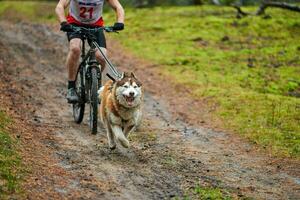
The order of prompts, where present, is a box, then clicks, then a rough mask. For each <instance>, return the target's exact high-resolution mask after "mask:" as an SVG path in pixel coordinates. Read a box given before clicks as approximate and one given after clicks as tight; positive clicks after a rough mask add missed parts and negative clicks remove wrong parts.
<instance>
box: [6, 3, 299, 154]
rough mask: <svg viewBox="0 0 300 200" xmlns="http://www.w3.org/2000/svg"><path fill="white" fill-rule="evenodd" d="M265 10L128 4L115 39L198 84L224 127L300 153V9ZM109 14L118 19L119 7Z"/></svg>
mask: <svg viewBox="0 0 300 200" xmlns="http://www.w3.org/2000/svg"><path fill="white" fill-rule="evenodd" d="M55 4H56V3H55V2H54V3H38V2H22V3H21V2H17V3H16V2H0V19H11V17H12V16H13V18H14V20H21V19H23V20H24V19H26V20H29V21H34V22H54V21H55V17H54V16H55V15H54V7H55ZM255 9H256V8H254V7H248V8H246V10H248V11H255ZM266 12H267V13H268V14H270V15H271V18H268V19H264V18H262V17H253V16H252V17H251V16H249V17H246V18H243V19H236V18H235V15H236V11H235V10H234V9H232V8H229V7H217V6H201V7H157V8H151V9H126V30H124V31H122V32H121V33H120V34H118V35H116V36H114V38H116V39H118V40H119V41H121V43H122V44H123V45H124V46H126V47H127V49H128V50H130V51H132V52H133V53H135V54H136V55H137V56H140V57H141V58H144V59H147V60H150V61H151V62H154V63H156V64H158V65H159V66H160V68H159V69H158V70H159V71H160V72H161V73H163V74H165V75H166V76H169V77H172V78H173V81H174V82H176V83H181V84H183V85H185V86H187V87H190V88H193V96H194V98H198V99H204V100H205V102H208V104H207V107H208V110H212V109H210V107H213V108H214V109H213V111H212V115H213V116H215V117H218V118H219V119H222V121H223V122H224V123H223V124H224V125H223V126H224V128H226V129H228V130H231V131H234V132H236V133H239V134H241V135H243V136H245V137H246V138H249V140H250V141H252V142H253V143H257V144H259V145H260V146H262V147H263V148H266V149H269V150H271V151H272V152H273V153H274V155H284V156H292V157H297V158H299V157H300V125H299V124H300V100H299V98H295V97H293V95H300V56H299V54H300V44H299V41H300V20H299V19H300V18H299V16H300V15H299V14H298V13H296V12H291V11H287V10H280V9H273V8H268V9H267V10H266ZM11 13H18V14H17V16H19V17H15V16H14V15H12V14H11ZM104 19H105V20H106V24H108V25H109V24H113V23H114V20H115V16H114V13H113V12H112V11H110V12H107V13H106V14H105V17H104Z"/></svg>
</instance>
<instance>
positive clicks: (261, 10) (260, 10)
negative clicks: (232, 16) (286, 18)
mask: <svg viewBox="0 0 300 200" xmlns="http://www.w3.org/2000/svg"><path fill="white" fill-rule="evenodd" d="M231 6H232V7H233V8H235V9H236V10H237V18H241V17H245V16H248V15H263V14H265V10H266V9H267V8H268V7H275V8H282V9H287V10H291V11H295V12H300V7H299V6H297V5H291V4H288V3H285V2H273V1H263V2H262V3H261V5H260V6H259V8H258V9H257V11H256V13H253V14H252V13H247V12H244V11H243V10H242V8H241V7H240V6H238V5H236V4H233V5H231Z"/></svg>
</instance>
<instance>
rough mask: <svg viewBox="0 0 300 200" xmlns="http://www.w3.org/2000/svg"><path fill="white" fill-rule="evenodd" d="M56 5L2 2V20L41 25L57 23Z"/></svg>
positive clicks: (33, 2) (0, 18) (0, 14)
mask: <svg viewBox="0 0 300 200" xmlns="http://www.w3.org/2000/svg"><path fill="white" fill-rule="evenodd" d="M55 5H56V2H50V3H49V2H38V1H2V2H0V20H9V21H13V22H21V21H29V22H39V23H48V22H55V21H56V15H55V12H54V8H55Z"/></svg>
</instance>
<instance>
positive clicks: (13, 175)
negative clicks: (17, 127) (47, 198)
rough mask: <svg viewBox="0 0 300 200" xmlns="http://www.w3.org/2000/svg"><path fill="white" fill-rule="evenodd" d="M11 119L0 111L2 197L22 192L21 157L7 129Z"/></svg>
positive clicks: (0, 191) (0, 185) (0, 197)
mask: <svg viewBox="0 0 300 200" xmlns="http://www.w3.org/2000/svg"><path fill="white" fill-rule="evenodd" d="M10 123H11V120H10V119H9V118H8V117H7V116H6V115H5V114H4V113H3V112H1V111H0V199H6V198H8V197H12V196H14V195H17V194H19V193H20V187H19V184H20V179H21V177H20V174H21V159H20V157H19V155H18V154H17V152H16V141H15V140H14V139H12V138H11V137H10V136H9V134H8V130H7V126H8V125H9V124H10Z"/></svg>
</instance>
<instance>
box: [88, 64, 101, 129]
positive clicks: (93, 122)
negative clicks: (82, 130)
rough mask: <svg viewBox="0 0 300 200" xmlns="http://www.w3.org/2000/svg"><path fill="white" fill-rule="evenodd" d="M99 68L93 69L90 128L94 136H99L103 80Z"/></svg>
mask: <svg viewBox="0 0 300 200" xmlns="http://www.w3.org/2000/svg"><path fill="white" fill-rule="evenodd" d="M97 67H98V66H97ZM97 67H92V68H91V90H90V127H91V132H92V134H97V124H98V88H99V83H101V80H100V76H98V70H97Z"/></svg>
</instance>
